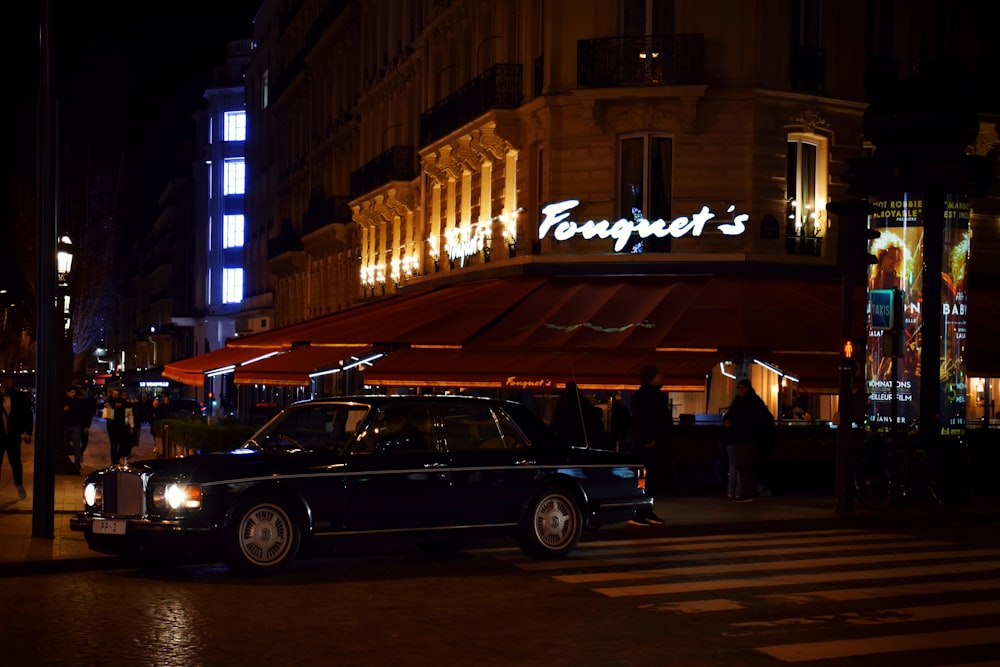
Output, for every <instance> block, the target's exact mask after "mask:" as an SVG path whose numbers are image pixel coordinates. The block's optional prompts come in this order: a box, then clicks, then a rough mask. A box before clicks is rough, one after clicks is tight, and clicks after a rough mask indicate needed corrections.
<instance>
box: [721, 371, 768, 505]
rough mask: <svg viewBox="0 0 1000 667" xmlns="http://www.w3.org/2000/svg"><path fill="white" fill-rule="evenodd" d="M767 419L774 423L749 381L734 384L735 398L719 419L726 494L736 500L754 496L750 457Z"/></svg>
mask: <svg viewBox="0 0 1000 667" xmlns="http://www.w3.org/2000/svg"><path fill="white" fill-rule="evenodd" d="M768 421H770V422H771V423H773V422H774V419H773V417H771V412H770V411H769V410H768V409H767V405H766V404H765V403H764V401H763V400H762V399H761V397H760V396H758V395H757V392H756V391H754V389H753V387H752V386H751V384H750V380H747V379H743V380H740V381H739V382H737V383H736V397H735V398H733V402H732V403H730V405H729V409H728V410H727V411H726V414H725V416H724V417H723V418H722V425H723V427H725V442H726V454H727V455H728V456H729V497H730V498H732V499H733V500H735V501H736V502H738V503H748V502H753V501H754V500H756V499H757V471H756V469H755V466H754V456H755V453H756V450H757V446H758V443H759V442H760V439H761V438H762V437H763V436H764V435H765V433H766V431H767V428H768Z"/></svg>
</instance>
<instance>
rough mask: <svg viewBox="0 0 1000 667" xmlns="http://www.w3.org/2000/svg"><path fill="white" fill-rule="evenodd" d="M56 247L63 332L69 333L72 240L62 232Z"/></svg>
mask: <svg viewBox="0 0 1000 667" xmlns="http://www.w3.org/2000/svg"><path fill="white" fill-rule="evenodd" d="M56 247H57V249H56V273H57V274H58V276H59V292H60V294H59V300H60V301H61V302H62V316H63V334H65V335H69V333H70V324H71V320H70V310H69V302H70V292H69V274H70V271H72V270H73V241H72V240H70V238H69V236H68V235H66V234H63V235H62V236H60V237H59V242H58V243H57V246H56Z"/></svg>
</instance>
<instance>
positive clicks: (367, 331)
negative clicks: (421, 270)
mask: <svg viewBox="0 0 1000 667" xmlns="http://www.w3.org/2000/svg"><path fill="white" fill-rule="evenodd" d="M544 280H545V279H544V278H508V279H492V280H481V281H476V282H470V283H457V284H451V285H445V286H442V287H438V288H435V289H430V290H427V291H423V292H417V293H413V294H403V295H398V296H390V297H386V298H385V299H381V300H379V301H375V302H373V303H369V304H364V305H361V306H357V307H354V308H348V309H346V310H342V311H339V312H337V313H332V314H330V315H326V316H324V317H320V318H317V319H314V320H310V321H308V322H302V323H299V324H293V325H290V326H287V327H281V328H279V329H274V330H272V331H267V332H262V333H259V334H254V335H252V336H247V337H246V338H240V339H237V340H233V341H230V343H229V346H230V347H261V346H263V347H271V346H283V347H290V346H291V345H292V344H293V343H301V342H305V343H309V344H310V345H312V346H317V345H341V346H349V347H365V346H371V345H374V344H377V343H382V344H387V345H389V346H392V345H401V346H406V345H461V344H462V343H463V342H464V341H465V340H466V339H468V338H469V337H471V336H472V335H474V334H475V333H477V332H478V331H481V330H482V329H484V328H485V327H486V326H487V325H489V324H490V323H491V322H492V321H493V320H495V319H497V318H499V317H501V316H503V315H504V314H505V313H506V312H507V311H508V310H509V309H510V308H511V307H513V306H514V305H515V304H517V303H518V302H519V301H520V300H521V299H523V298H524V297H525V296H526V295H527V294H529V293H530V292H531V291H533V290H534V289H536V288H537V287H538V286H539V285H540V284H542V283H543V282H544Z"/></svg>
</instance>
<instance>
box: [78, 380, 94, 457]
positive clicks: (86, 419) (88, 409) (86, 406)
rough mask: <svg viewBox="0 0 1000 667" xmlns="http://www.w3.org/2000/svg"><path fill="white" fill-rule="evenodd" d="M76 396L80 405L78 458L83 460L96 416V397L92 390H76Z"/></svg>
mask: <svg viewBox="0 0 1000 667" xmlns="http://www.w3.org/2000/svg"><path fill="white" fill-rule="evenodd" d="M76 396H77V398H79V399H80V403H81V409H80V412H81V415H80V417H81V421H80V458H81V460H83V453H84V452H86V451H87V443H89V442H90V426H91V424H92V423H93V422H94V415H96V414H97V397H96V396H94V392H93V390H91V391H85V390H83V389H77V390H76Z"/></svg>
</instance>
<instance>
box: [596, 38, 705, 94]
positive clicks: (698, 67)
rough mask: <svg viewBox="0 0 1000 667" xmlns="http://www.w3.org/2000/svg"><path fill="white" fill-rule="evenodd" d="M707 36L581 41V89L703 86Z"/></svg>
mask: <svg viewBox="0 0 1000 667" xmlns="http://www.w3.org/2000/svg"><path fill="white" fill-rule="evenodd" d="M704 79H705V36H704V35H701V34H692V35H644V36H638V37H609V38H605V39H582V40H580V41H579V42H577V47H576V83H577V85H578V86H579V87H580V88H619V87H626V86H684V85H693V84H700V83H704Z"/></svg>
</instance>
